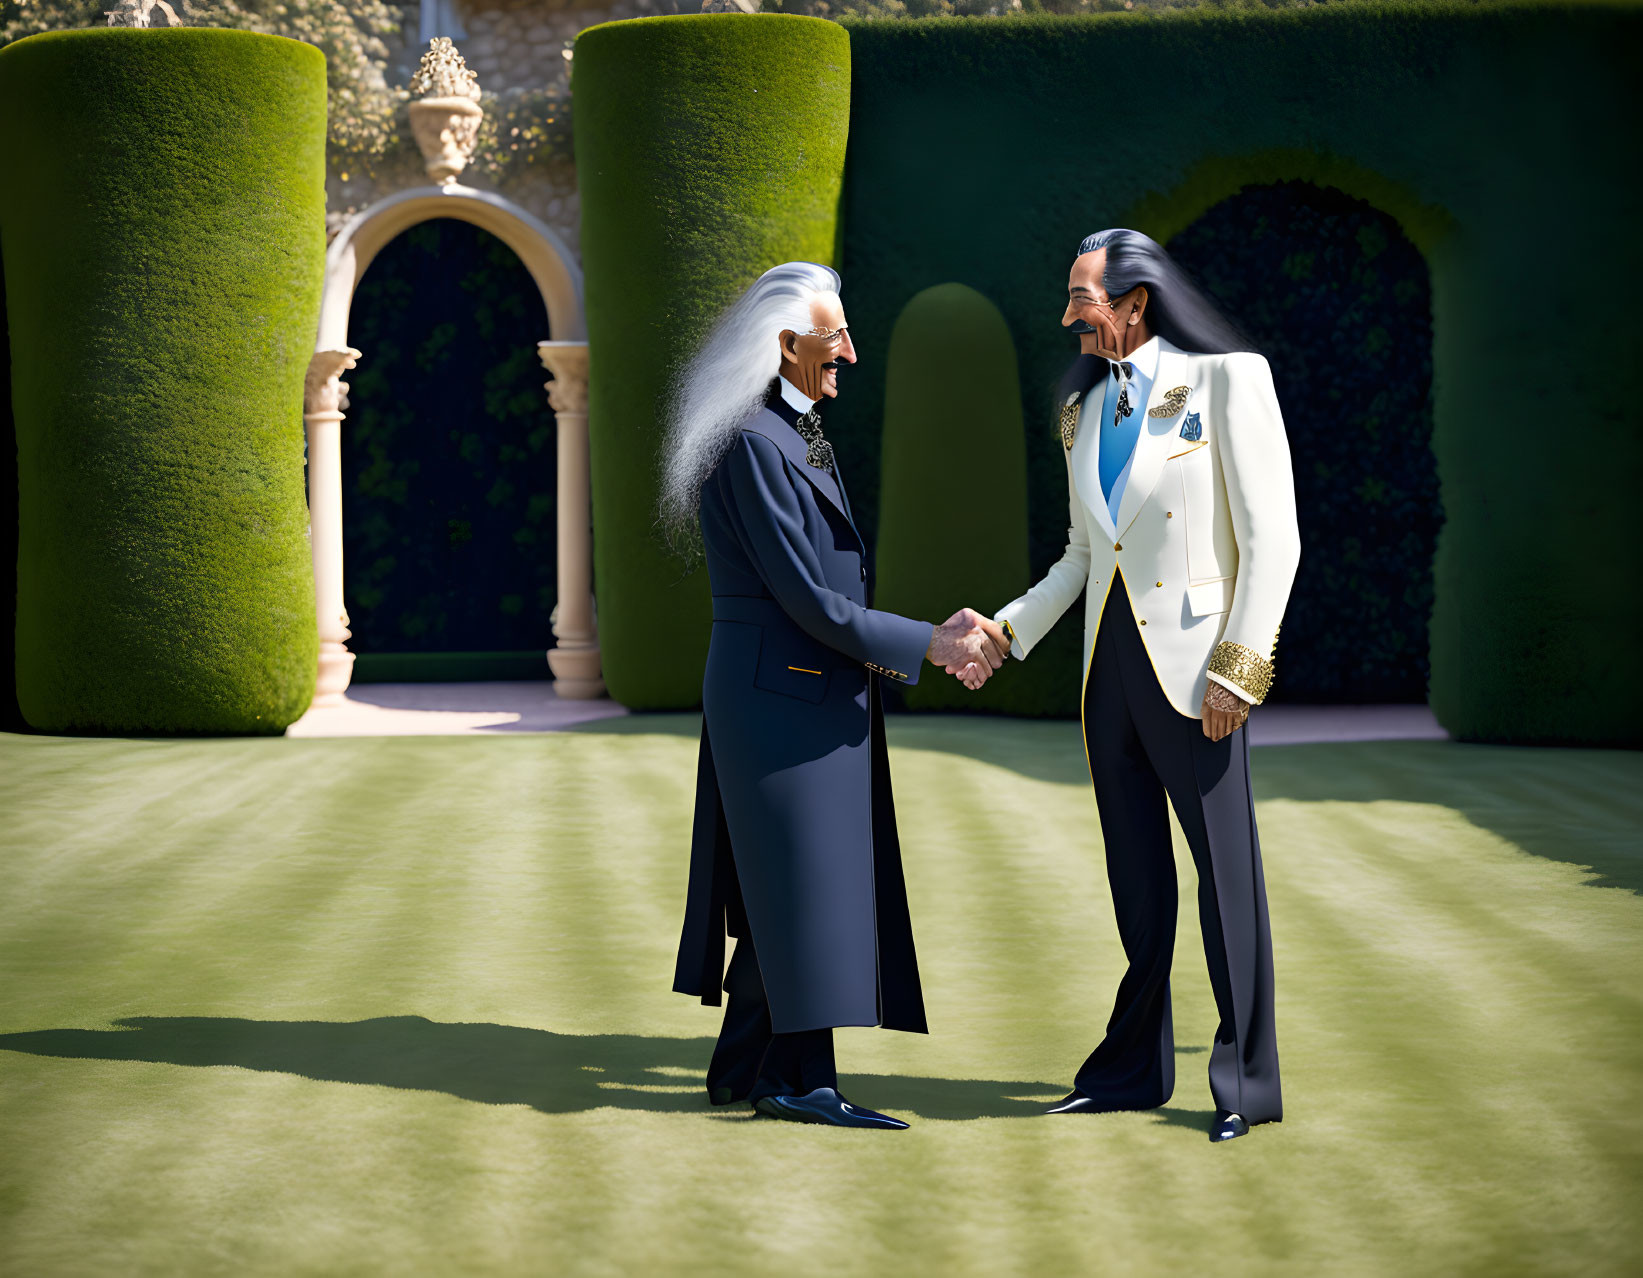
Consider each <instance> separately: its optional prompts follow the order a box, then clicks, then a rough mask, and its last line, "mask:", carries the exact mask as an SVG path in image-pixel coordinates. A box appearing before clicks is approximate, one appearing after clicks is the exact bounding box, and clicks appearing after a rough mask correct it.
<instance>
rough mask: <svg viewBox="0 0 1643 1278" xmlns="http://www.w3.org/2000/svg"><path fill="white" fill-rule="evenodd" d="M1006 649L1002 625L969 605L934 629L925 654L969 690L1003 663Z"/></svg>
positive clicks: (1007, 650)
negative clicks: (928, 648)
mask: <svg viewBox="0 0 1643 1278" xmlns="http://www.w3.org/2000/svg"><path fill="white" fill-rule="evenodd" d="M1009 651H1010V644H1009V640H1008V639H1006V638H1005V637H1004V628H1003V627H1002V626H1000V625H999V624H998V623H997V622H996V621H993V620H992V619H991V618H989V617H983V616H982V615H981V614H980V613H979V612H976V611H975V610H974V609H973V608H960V609H959V610H958V611H957V612H955V613H954V614H953V615H952V616H951V617H949V618H947V620H946V621H944V622H942V623H941V624H940V625H939V626H937V627H936V628H935V631H934V633H933V634H931V636H930V650H929V651H928V652H927V653H926V654H925V656H926V657H928V659H929V660H930V661H931V662H933V663H934V664H935V665H938V666H940V667H941V668H942V669H944V670H945V671H946V672H947V673H948V674H950V675H953V676H955V677H956V678H957V679H958V681H959V682H960V683H962V684H963V685H964V686H965V687H966V688H969V689H970V690H971V691H972V692H973V691H975V690H976V689H977V688H979V687H981V685H982V684H984V683H986V682H987V679H988V677H989V676H990V675H991V674H992V673H993V671H995V670H997V669H998V668H999V667H1000V666H1002V665H1003V664H1004V658H1005V657H1006V656H1008V655H1009Z"/></svg>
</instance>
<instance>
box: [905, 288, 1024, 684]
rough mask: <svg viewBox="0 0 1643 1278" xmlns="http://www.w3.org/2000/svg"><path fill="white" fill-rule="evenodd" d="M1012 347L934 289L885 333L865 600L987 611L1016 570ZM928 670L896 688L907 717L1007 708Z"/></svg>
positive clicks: (948, 291)
mask: <svg viewBox="0 0 1643 1278" xmlns="http://www.w3.org/2000/svg"><path fill="white" fill-rule="evenodd" d="M1021 430H1022V427H1021V385H1020V381H1019V379H1018V378H1017V376H1016V361H1015V343H1014V342H1013V341H1011V340H1010V330H1009V327H1008V326H1007V325H1006V324H1005V323H1004V317H1003V316H1002V315H1000V314H999V313H998V307H996V306H994V305H993V304H992V303H991V302H990V301H988V300H987V299H986V298H985V297H983V296H982V295H981V294H980V293H978V292H976V291H975V290H974V289H973V288H967V287H966V286H964V285H963V284H938V285H936V286H935V287H934V288H927V289H925V290H924V291H923V292H921V293H919V294H918V295H917V296H915V297H914V298H913V299H912V300H911V301H909V302H908V303H907V305H906V306H905V307H904V308H903V309H902V312H901V315H900V316H899V317H898V318H897V319H896V324H895V328H894V329H893V330H892V331H891V334H890V353H889V359H888V363H887V367H886V385H885V395H884V438H883V449H884V452H883V459H884V460H883V466H882V477H883V478H882V485H881V489H880V496H881V502H882V508H881V510H880V514H879V535H878V543H877V546H876V548H875V549H876V558H875V566H876V569H877V571H876V572H875V574H874V575H875V578H876V580H875V586H876V592H875V595H874V603H875V605H876V606H878V607H880V608H886V609H888V610H890V611H891V612H899V613H901V614H903V615H904V616H909V617H924V618H928V619H930V620H932V621H940V620H942V619H943V618H945V617H949V616H951V615H952V614H953V613H954V612H956V611H957V610H958V609H960V608H964V607H976V608H981V609H985V610H987V611H991V610H992V609H993V608H994V607H995V606H996V605H995V604H994V602H993V601H994V600H995V599H996V598H997V597H998V596H999V594H1000V592H1008V591H1010V590H1012V589H1013V588H1014V586H1015V584H1016V583H1017V582H1019V581H1020V580H1021V579H1022V578H1023V577H1024V576H1025V575H1026V572H1027V451H1026V441H1025V440H1024V439H1023V437H1022V433H1021ZM1022 689H1023V685H1022V684H1021V683H1020V682H1019V681H1018V682H1017V683H1016V684H1015V685H1014V687H1013V688H1012V689H1011V690H1010V691H1011V692H1013V693H1015V694H1016V695H1015V696H1010V695H1008V694H1006V695H1005V696H1004V697H999V696H997V695H994V696H992V697H987V698H982V697H978V696H977V694H975V693H973V692H970V691H969V690H968V689H966V688H965V687H964V686H963V685H962V684H960V683H959V682H958V681H957V680H956V679H949V678H947V677H945V676H941V675H940V672H939V671H938V672H935V673H934V674H931V675H929V677H926V678H923V679H921V680H920V681H919V682H918V683H917V684H915V685H914V686H912V687H910V688H906V689H905V690H904V693H905V697H906V704H907V706H908V707H909V708H910V709H915V710H935V709H943V710H992V711H1000V710H1006V711H1007V710H1015V709H1019V708H1020V706H1019V705H1018V704H1017V703H1018V702H1019V700H1020V693H1021V691H1022Z"/></svg>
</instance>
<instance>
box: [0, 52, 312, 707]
mask: <svg viewBox="0 0 1643 1278" xmlns="http://www.w3.org/2000/svg"><path fill="white" fill-rule="evenodd" d="M0 119H4V120H5V121H6V124H7V129H6V137H7V147H8V150H7V172H6V180H5V182H4V183H0V246H3V249H4V254H5V280H6V290H7V296H6V310H7V318H8V321H9V326H10V331H11V353H12V395H13V402H14V405H15V413H16V432H17V445H18V467H19V506H20V510H19V549H18V561H17V563H18V568H17V580H18V587H17V590H18V604H17V632H16V635H17V657H16V662H17V695H18V700H19V703H20V705H21V707H22V711H23V714H24V716H25V717H26V718H27V720H28V722H29V723H30V724H32V725H33V726H34V727H36V728H39V729H45V730H51V731H117V732H155V733H168V732H187V733H215V732H235V733H239V732H246V733H256V732H279V731H282V730H283V729H284V728H285V726H286V725H287V724H289V723H290V722H291V721H292V720H293V719H295V718H296V717H297V716H298V715H300V714H301V713H302V711H303V710H304V709H305V708H306V707H307V706H308V704H309V702H310V701H311V700H312V697H313V689H314V677H315V670H316V660H317V652H318V641H317V638H316V635H315V620H314V594H313V577H312V570H311V566H310V558H309V549H308V542H307V537H306V528H307V509H306V505H305V503H304V499H303V439H302V383H303V376H304V373H305V371H306V368H307V364H308V358H309V355H310V354H311V353H312V349H313V341H314V331H315V325H316V322H317V316H318V308H319V291H320V280H321V270H322V266H323V257H324V251H325V237H324V204H325V186H324V171H325V170H324V163H325V59H324V57H323V55H322V54H321V53H320V51H319V50H318V49H316V48H314V47H312V46H310V45H307V44H301V43H298V42H297V41H294V40H286V39H282V38H279V37H275V36H266V35H259V34H254V33H250V32H241V31H217V30H191V29H174V30H168V29H156V30H133V29H103V30H90V31H70V32H61V33H52V34H45V35H36V36H31V37H29V38H27V39H25V40H20V41H17V42H16V43H14V44H11V45H8V46H6V47H5V48H4V49H0Z"/></svg>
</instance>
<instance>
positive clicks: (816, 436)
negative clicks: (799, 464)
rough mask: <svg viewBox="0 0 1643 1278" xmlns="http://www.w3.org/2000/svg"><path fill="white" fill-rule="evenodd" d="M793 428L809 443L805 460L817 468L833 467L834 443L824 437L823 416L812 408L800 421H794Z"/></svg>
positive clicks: (828, 468) (830, 468)
mask: <svg viewBox="0 0 1643 1278" xmlns="http://www.w3.org/2000/svg"><path fill="white" fill-rule="evenodd" d="M793 429H794V430H796V431H798V432H799V438H800V439H802V440H804V442H805V443H806V444H807V445H808V447H807V448H806V449H805V453H804V460H805V461H806V462H807V463H809V464H810V465H812V466H814V467H815V468H816V469H817V470H832V469H833V445H832V444H830V443H828V442H827V440H826V439H824V438H822V429H821V418H820V417H819V416H818V415H817V413H816V410H815V409H814V408H812V409H811V410H810V411H809V412H808V413H806V414H805V415H804V416H803V417H801V418H799V420H798V421H796V422H794V423H793Z"/></svg>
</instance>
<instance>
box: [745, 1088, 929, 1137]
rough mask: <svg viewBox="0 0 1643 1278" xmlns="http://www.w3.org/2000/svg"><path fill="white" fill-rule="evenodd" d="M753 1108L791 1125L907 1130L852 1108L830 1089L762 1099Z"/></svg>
mask: <svg viewBox="0 0 1643 1278" xmlns="http://www.w3.org/2000/svg"><path fill="white" fill-rule="evenodd" d="M753 1108H754V1109H755V1110H756V1111H757V1112H759V1113H761V1114H763V1115H764V1116H765V1117H766V1118H780V1119H785V1120H786V1121H787V1122H790V1123H820V1124H822V1125H824V1126H827V1127H878V1128H882V1129H885V1130H888V1131H900V1130H902V1129H903V1128H905V1127H906V1126H907V1124H906V1123H904V1122H902V1121H901V1119H899V1118H891V1117H890V1115H888V1114H878V1113H875V1112H874V1111H873V1110H870V1109H863V1108H861V1106H859V1105H852V1104H851V1103H850V1102H849V1101H847V1100H845V1099H844V1097H842V1096H840V1095H839V1094H838V1092H837V1091H835V1090H834V1089H833V1088H831V1087H818V1088H817V1089H816V1090H815V1091H813V1092H807V1093H806V1094H805V1095H803V1096H761V1097H759V1099H758V1100H756V1101H754V1102H753Z"/></svg>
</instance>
